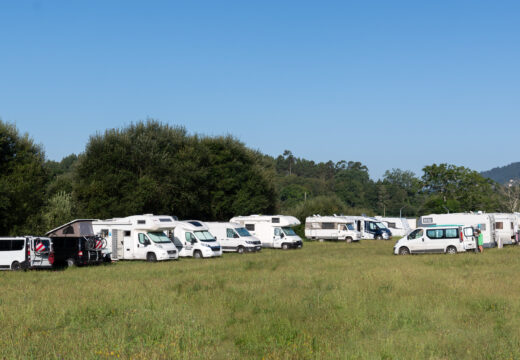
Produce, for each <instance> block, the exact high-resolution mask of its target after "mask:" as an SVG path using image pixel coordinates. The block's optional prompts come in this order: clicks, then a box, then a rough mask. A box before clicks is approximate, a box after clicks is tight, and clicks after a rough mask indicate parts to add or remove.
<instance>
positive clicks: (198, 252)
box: [172, 220, 222, 259]
mask: <svg viewBox="0 0 520 360" xmlns="http://www.w3.org/2000/svg"><path fill="white" fill-rule="evenodd" d="M172 239H173V243H174V244H175V246H176V247H177V249H178V250H179V256H182V257H194V258H197V259H200V258H209V257H218V256H222V247H221V246H220V243H219V242H218V241H217V240H216V239H215V237H214V236H213V234H211V232H210V231H209V228H208V227H207V226H206V225H205V224H204V223H203V222H202V221H199V220H186V221H176V222H175V229H174V230H173V238H172Z"/></svg>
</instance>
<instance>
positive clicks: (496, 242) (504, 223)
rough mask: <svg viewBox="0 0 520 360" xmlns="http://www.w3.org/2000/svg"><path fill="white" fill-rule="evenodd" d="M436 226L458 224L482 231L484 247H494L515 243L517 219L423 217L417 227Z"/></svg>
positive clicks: (486, 215) (474, 215)
mask: <svg viewBox="0 0 520 360" xmlns="http://www.w3.org/2000/svg"><path fill="white" fill-rule="evenodd" d="M436 224H460V225H466V226H473V227H475V228H478V229H480V230H481V231H482V235H483V238H484V247H495V246H499V247H500V246H502V245H510V244H513V243H516V232H517V231H518V218H517V217H516V216H515V215H514V214H502V213H485V212H482V211H478V212H467V213H451V214H429V215H423V216H421V217H420V218H419V219H418V220H417V226H418V227H419V226H430V225H436Z"/></svg>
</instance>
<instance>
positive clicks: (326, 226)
mask: <svg viewBox="0 0 520 360" xmlns="http://www.w3.org/2000/svg"><path fill="white" fill-rule="evenodd" d="M355 226H356V225H355V223H354V219H351V218H347V217H343V216H336V215H334V216H320V215H314V216H309V217H307V218H306V219H305V237H306V238H308V239H312V240H344V241H346V242H352V241H359V240H360V239H361V233H360V232H359V231H357V230H356V229H355Z"/></svg>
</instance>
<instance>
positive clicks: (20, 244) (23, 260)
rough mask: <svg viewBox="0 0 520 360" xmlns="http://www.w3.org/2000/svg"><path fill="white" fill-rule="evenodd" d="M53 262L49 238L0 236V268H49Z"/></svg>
mask: <svg viewBox="0 0 520 360" xmlns="http://www.w3.org/2000/svg"><path fill="white" fill-rule="evenodd" d="M53 262H54V257H53V253H52V241H51V239H49V238H46V237H35V236H26V237H3V238H0V269H11V270H20V269H36V268H50V267H52V264H53Z"/></svg>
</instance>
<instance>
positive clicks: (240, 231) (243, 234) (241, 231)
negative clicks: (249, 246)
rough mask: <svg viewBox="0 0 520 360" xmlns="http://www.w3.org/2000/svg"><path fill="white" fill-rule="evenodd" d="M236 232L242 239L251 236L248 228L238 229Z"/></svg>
mask: <svg viewBox="0 0 520 360" xmlns="http://www.w3.org/2000/svg"><path fill="white" fill-rule="evenodd" d="M235 231H236V232H237V233H238V235H240V236H241V237H246V236H251V234H250V233H249V231H247V229H246V228H236V229H235Z"/></svg>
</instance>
